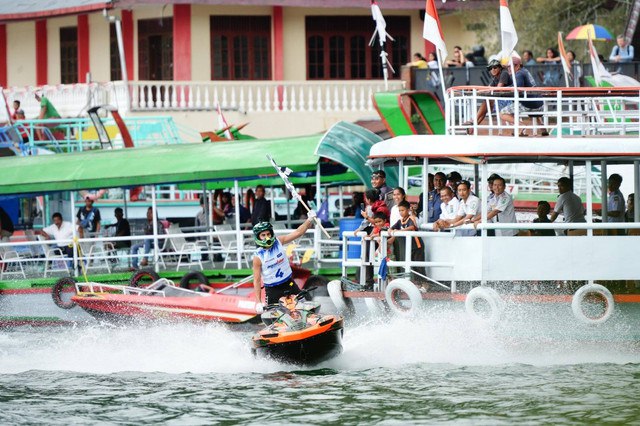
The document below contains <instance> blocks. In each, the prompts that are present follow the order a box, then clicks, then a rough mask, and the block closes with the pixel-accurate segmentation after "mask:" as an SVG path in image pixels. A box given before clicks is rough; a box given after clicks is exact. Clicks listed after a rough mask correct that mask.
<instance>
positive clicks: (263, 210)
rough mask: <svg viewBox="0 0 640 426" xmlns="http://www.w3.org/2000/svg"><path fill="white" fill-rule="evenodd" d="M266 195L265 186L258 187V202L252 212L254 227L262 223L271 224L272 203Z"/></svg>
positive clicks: (255, 202)
mask: <svg viewBox="0 0 640 426" xmlns="http://www.w3.org/2000/svg"><path fill="white" fill-rule="evenodd" d="M264 195H265V190H264V186H262V185H258V186H256V200H255V201H254V203H253V212H251V224H252V225H256V224H257V223H260V222H269V221H270V220H271V202H269V200H267V199H266V198H265V196H264Z"/></svg>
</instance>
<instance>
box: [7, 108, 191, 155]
mask: <svg viewBox="0 0 640 426" xmlns="http://www.w3.org/2000/svg"><path fill="white" fill-rule="evenodd" d="M103 122H104V125H105V129H106V130H107V133H108V134H109V137H110V139H111V141H112V144H113V146H114V148H123V147H124V145H123V141H122V137H121V136H120V134H119V131H118V127H117V125H116V124H115V121H114V120H113V118H111V117H108V118H104V119H103ZM125 124H126V125H127V128H128V130H129V133H130V134H131V138H132V139H133V142H134V145H135V146H136V147H141V146H155V145H168V144H177V143H185V142H199V141H200V135H199V134H196V133H193V132H189V131H188V129H185V128H181V127H178V126H177V125H176V123H175V122H174V120H173V118H172V117H168V116H157V117H128V118H126V119H125ZM16 125H18V126H20V127H21V128H22V129H24V132H25V133H26V135H27V136H28V142H24V148H23V150H24V149H25V148H28V149H30V150H33V148H45V149H48V150H51V151H54V152H75V151H87V150H92V149H99V148H100V147H101V144H100V140H99V139H98V134H97V132H96V131H95V129H94V127H93V124H92V122H91V120H90V119H89V118H88V117H78V118H60V119H46V120H38V119H36V120H20V121H18V122H16Z"/></svg>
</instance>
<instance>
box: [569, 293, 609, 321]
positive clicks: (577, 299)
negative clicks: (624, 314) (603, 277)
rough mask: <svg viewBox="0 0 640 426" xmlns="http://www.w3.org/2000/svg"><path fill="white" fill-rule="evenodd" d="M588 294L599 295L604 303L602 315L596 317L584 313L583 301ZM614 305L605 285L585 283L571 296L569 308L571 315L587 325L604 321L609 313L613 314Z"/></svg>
mask: <svg viewBox="0 0 640 426" xmlns="http://www.w3.org/2000/svg"><path fill="white" fill-rule="evenodd" d="M590 295H598V296H600V297H601V298H602V299H603V301H604V303H605V308H604V312H603V313H602V315H600V316H598V317H595V318H594V317H592V316H588V315H587V314H585V312H584V309H582V307H583V305H582V304H583V303H584V302H585V300H586V298H587V297H588V296H590ZM614 307H615V302H614V300H613V295H612V294H611V292H610V291H609V289H607V288H606V287H605V286H603V285H600V284H585V285H583V286H582V287H580V288H579V289H578V290H577V291H576V292H575V294H574V295H573V298H572V299H571V310H572V311H573V315H574V316H575V317H576V318H577V319H578V320H579V321H580V322H582V323H584V324H589V325H596V324H602V323H604V322H606V321H607V320H608V319H609V318H610V317H611V315H613V310H614Z"/></svg>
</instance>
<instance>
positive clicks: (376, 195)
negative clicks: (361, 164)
mask: <svg viewBox="0 0 640 426" xmlns="http://www.w3.org/2000/svg"><path fill="white" fill-rule="evenodd" d="M364 200H365V204H366V207H365V209H364V210H363V211H362V212H361V213H360V214H361V215H362V217H363V218H364V221H366V222H368V223H369V224H373V215H374V214H376V213H378V212H381V213H383V214H384V215H385V216H386V217H389V215H390V212H389V208H388V207H387V205H386V203H385V202H384V201H382V200H380V191H378V190H377V189H368V190H366V191H365V193H364Z"/></svg>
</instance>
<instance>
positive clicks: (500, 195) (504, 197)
mask: <svg viewBox="0 0 640 426" xmlns="http://www.w3.org/2000/svg"><path fill="white" fill-rule="evenodd" d="M506 187H507V185H506V183H505V181H504V179H503V178H502V177H500V176H495V177H494V179H493V185H492V188H493V197H490V198H489V202H488V203H487V204H488V205H487V207H488V212H487V222H490V223H516V222H517V221H516V210H515V208H514V206H513V199H512V198H511V194H509V193H508V192H506V191H505V189H506ZM481 221H482V217H481V215H480V214H478V215H476V217H475V218H474V222H475V223H476V224H478V223H480V222H481ZM517 233H518V231H517V230H516V229H496V230H495V235H497V236H503V237H512V236H514V235H516V234H517Z"/></svg>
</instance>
